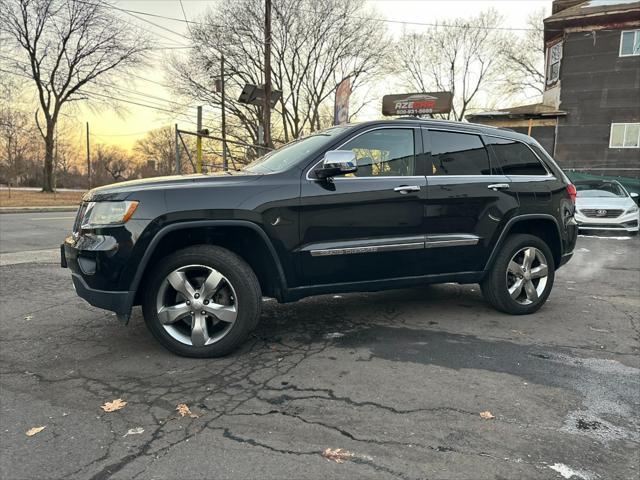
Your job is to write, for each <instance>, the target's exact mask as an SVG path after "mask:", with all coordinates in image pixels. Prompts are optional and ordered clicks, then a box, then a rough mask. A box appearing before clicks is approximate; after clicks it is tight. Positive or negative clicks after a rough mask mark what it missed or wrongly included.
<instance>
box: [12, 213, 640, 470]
mask: <svg viewBox="0 0 640 480" xmlns="http://www.w3.org/2000/svg"><path fill="white" fill-rule="evenodd" d="M58 216H60V215H58ZM7 217H8V215H7V216H1V217H0V222H1V224H2V230H3V234H2V239H1V244H2V248H3V249H6V250H3V251H6V252H13V253H11V254H9V255H13V256H6V255H5V256H4V257H5V259H8V260H6V261H5V263H4V265H3V266H0V279H1V281H2V282H1V283H2V303H1V306H0V317H1V320H0V342H1V343H0V347H1V348H0V359H1V369H2V370H1V375H0V434H1V437H0V438H1V441H0V444H1V448H0V477H1V478H3V479H5V478H6V479H36V478H37V479H44V478H71V479H74V478H83V479H84V478H87V479H106V478H114V479H124V478H138V479H178V478H179V479H243V480H244V479H253V478H255V479H279V480H280V479H323V480H326V479H330V478H350V479H351V478H354V479H357V478H366V479H370V478H381V479H387V478H400V479H476V480H477V479H515V478H517V479H529V478H531V479H556V478H557V479H562V478H573V479H587V480H596V479H614V478H615V479H635V478H638V476H639V465H640V457H639V452H640V433H639V432H640V422H639V419H640V357H639V355H640V313H639V311H640V308H639V307H640V299H639V294H638V292H639V291H640V255H639V248H638V247H640V241H639V240H638V239H637V238H633V239H618V238H598V237H580V238H579V242H578V246H577V249H576V254H575V258H574V259H573V260H572V261H571V262H570V263H569V264H568V265H567V266H566V267H564V268H562V269H561V270H560V271H559V272H558V274H557V277H556V284H555V287H554V290H553V292H552V295H551V297H550V300H549V302H548V303H547V305H546V306H545V307H543V308H542V309H541V310H540V311H539V312H538V313H536V314H534V315H530V316H522V317H513V316H509V315H505V314H501V313H497V312H496V311H494V310H492V309H491V308H490V307H488V306H487V305H486V304H485V302H484V301H483V300H482V297H481V295H480V292H479V289H478V287H477V286H475V285H465V286H460V285H453V284H448V285H439V286H430V287H429V286H426V287H422V288H412V289H403V290H393V291H388V292H380V293H370V294H348V295H346V294H344V295H325V296H320V297H314V298H309V299H306V300H303V301H300V302H297V303H292V304H286V305H279V304H277V303H276V302H274V301H265V302H264V305H263V314H262V318H261V322H260V324H259V326H258V329H257V330H256V332H255V334H254V335H253V336H252V337H251V339H250V340H249V341H248V342H247V343H246V344H245V345H244V346H243V348H242V349H241V350H240V351H238V352H237V353H235V354H233V355H231V356H229V357H226V358H223V359H211V360H194V359H185V358H180V357H176V356H174V355H172V354H171V353H169V352H167V351H166V350H164V349H163V348H162V347H160V346H159V345H158V344H157V342H156V341H155V340H154V339H153V338H152V337H151V335H150V334H149V333H148V331H147V330H146V328H145V326H144V323H143V320H142V317H141V314H140V312H139V311H137V310H136V311H135V313H134V316H133V318H132V320H131V323H130V324H129V326H127V327H123V326H121V325H120V324H119V322H118V321H117V319H116V318H115V316H113V315H112V314H111V313H109V312H105V311H103V310H100V309H96V308H93V307H91V306H89V305H88V304H86V303H85V302H84V301H82V300H81V299H79V298H77V297H76V295H75V294H74V292H73V289H72V287H71V282H70V278H69V272H68V271H66V270H63V269H60V268H59V267H58V265H57V264H56V263H55V262H56V261H57V258H56V257H55V256H53V255H52V256H51V258H46V257H45V258H43V259H39V260H37V259H36V260H32V261H16V260H15V259H16V258H18V257H17V256H16V255H18V256H19V255H22V254H21V253H20V251H18V250H16V249H17V248H19V245H20V238H21V237H24V233H21V232H20V229H19V228H18V227H17V226H16V225H17V224H18V223H19V222H22V223H23V224H24V225H27V226H29V228H32V226H33V225H34V224H35V225H46V227H45V228H49V229H50V234H51V235H59V233H60V235H59V236H60V237H62V236H64V233H63V232H61V230H64V229H65V226H66V229H67V230H68V228H69V225H70V224H69V223H66V225H65V226H63V222H71V220H70V219H69V220H53V219H52V218H49V219H48V220H32V219H34V218H36V217H40V215H32V216H26V217H24V216H23V217H17V216H16V217H14V218H15V219H16V222H15V224H14V226H13V227H12V228H13V230H12V231H13V232H14V234H13V235H14V236H13V237H11V236H7V237H5V232H4V230H5V225H7V222H6V220H5V219H6V218H7ZM51 217H54V216H53V215H52V216H51ZM36 222H42V223H36ZM5 238H6V239H7V240H5ZM58 242H59V239H58V238H57V237H56V238H55V239H52V240H51V241H50V242H49V243H47V242H46V241H44V240H42V239H41V240H34V241H33V242H31V243H22V245H24V246H25V247H28V248H33V249H36V250H46V249H47V248H55V247H56V246H57V244H58ZM27 255H28V254H27ZM20 258H23V257H20ZM118 398H121V399H122V400H123V401H125V402H127V404H126V406H124V408H122V409H121V410H118V411H113V412H109V413H108V412H105V411H103V410H102V409H101V408H100V406H101V405H103V404H104V403H105V402H109V401H112V400H115V399H118ZM179 404H186V405H187V406H188V407H189V409H190V411H191V415H188V414H187V415H186V416H184V417H183V416H181V415H180V414H179V412H178V411H177V410H176V407H177V406H178V405H179ZM480 412H490V413H491V416H493V417H494V418H488V419H484V418H482V417H481V415H480ZM42 426H44V427H45V428H44V430H42V431H40V432H39V433H37V434H35V435H34V436H31V437H29V436H27V435H26V432H27V431H28V430H29V429H30V428H32V427H42ZM328 448H329V449H332V450H333V451H335V450H336V449H343V450H342V451H341V452H339V453H342V454H344V461H343V463H337V462H336V461H334V460H330V459H327V458H325V457H323V455H322V454H323V452H324V451H325V450H326V449H328ZM345 452H346V453H345Z"/></svg>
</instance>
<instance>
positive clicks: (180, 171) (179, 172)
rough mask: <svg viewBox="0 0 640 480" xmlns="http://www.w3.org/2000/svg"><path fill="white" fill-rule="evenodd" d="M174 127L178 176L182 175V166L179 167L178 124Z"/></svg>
mask: <svg viewBox="0 0 640 480" xmlns="http://www.w3.org/2000/svg"><path fill="white" fill-rule="evenodd" d="M175 126H176V139H175V142H176V175H180V174H181V173H182V165H180V133H179V132H178V124H177V123H176V124H175Z"/></svg>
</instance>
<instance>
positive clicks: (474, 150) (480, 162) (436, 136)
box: [427, 130, 491, 175]
mask: <svg viewBox="0 0 640 480" xmlns="http://www.w3.org/2000/svg"><path fill="white" fill-rule="evenodd" d="M429 139H430V143H431V169H430V170H431V171H429V172H428V174H430V175H491V165H490V163H489V155H488V154H487V150H486V148H485V146H484V143H482V139H481V138H480V136H478V135H474V134H470V133H457V132H441V131H437V130H430V131H429ZM427 169H429V167H427Z"/></svg>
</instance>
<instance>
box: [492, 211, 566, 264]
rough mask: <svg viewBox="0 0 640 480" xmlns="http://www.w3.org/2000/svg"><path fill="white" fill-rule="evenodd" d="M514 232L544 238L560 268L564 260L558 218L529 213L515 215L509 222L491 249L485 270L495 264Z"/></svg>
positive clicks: (555, 262)
mask: <svg viewBox="0 0 640 480" xmlns="http://www.w3.org/2000/svg"><path fill="white" fill-rule="evenodd" d="M512 233H528V234H530V235H534V236H536V237H538V238H540V239H541V240H543V241H544V242H545V243H546V244H547V245H548V246H549V248H550V249H551V252H552V253H553V260H554V264H555V266H556V268H558V266H559V265H560V263H561V260H562V237H561V233H560V225H559V224H558V220H557V219H556V218H555V217H554V216H553V215H547V214H528V215H519V216H517V217H513V218H511V219H510V220H509V221H508V222H507V224H506V225H505V227H504V228H503V229H502V232H501V233H500V236H499V237H498V241H497V242H496V244H495V245H494V247H493V250H492V251H491V255H490V256H489V259H488V260H487V263H486V265H485V267H484V270H485V271H487V270H489V269H490V268H491V267H492V266H493V262H494V261H495V258H496V256H497V254H498V252H499V251H500V248H501V247H502V245H503V244H504V242H505V241H506V239H507V237H508V236H509V235H511V234H512Z"/></svg>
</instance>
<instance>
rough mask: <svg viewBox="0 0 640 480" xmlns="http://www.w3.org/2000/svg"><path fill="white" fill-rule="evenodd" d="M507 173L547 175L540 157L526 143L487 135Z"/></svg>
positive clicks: (488, 141)
mask: <svg viewBox="0 0 640 480" xmlns="http://www.w3.org/2000/svg"><path fill="white" fill-rule="evenodd" d="M485 141H486V142H487V143H488V144H489V145H491V146H490V148H491V149H492V150H493V152H494V154H495V156H496V159H497V161H498V165H499V166H500V167H502V172H503V173H504V174H505V175H547V174H548V172H547V169H546V168H544V166H543V165H542V163H541V162H540V159H539V158H538V157H536V155H535V154H534V153H533V152H532V151H531V149H530V148H529V147H527V146H526V145H525V144H524V143H522V142H518V141H517V140H509V139H506V138H495V137H485Z"/></svg>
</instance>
